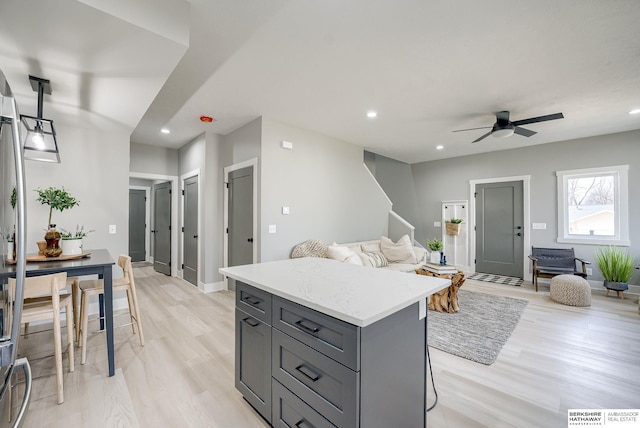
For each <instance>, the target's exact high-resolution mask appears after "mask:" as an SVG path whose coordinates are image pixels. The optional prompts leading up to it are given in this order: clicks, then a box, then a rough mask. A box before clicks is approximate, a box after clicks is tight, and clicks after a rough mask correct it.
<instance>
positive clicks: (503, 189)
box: [475, 181, 524, 278]
mask: <svg viewBox="0 0 640 428" xmlns="http://www.w3.org/2000/svg"><path fill="white" fill-rule="evenodd" d="M475 197H476V272H483V273H492V274H495V275H505V276H514V277H518V278H522V274H523V272H522V266H523V257H524V255H523V251H524V250H523V242H524V237H523V234H524V229H523V225H524V224H523V223H524V208H523V196H522V182H521V181H510V182H502V183H486V184H478V185H476V191H475Z"/></svg>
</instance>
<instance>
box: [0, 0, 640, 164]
mask: <svg viewBox="0 0 640 428" xmlns="http://www.w3.org/2000/svg"><path fill="white" fill-rule="evenodd" d="M639 21H640V2H638V1H637V0H617V1H615V2H611V1H603V0H562V1H558V0H537V1H535V2H526V1H507V0H488V1H484V2H478V1H471V0H468V1H457V2H452V1H447V0H430V1H424V0H403V1H402V2H398V1H393V0H366V1H365V0H351V1H344V0H323V1H310V0H245V1H236V0H192V1H190V2H187V1H184V0H129V1H126V0H83V1H76V0H48V1H46V2H42V1H37V0H3V2H2V4H1V5H0V40H2V45H0V69H2V70H3V71H4V73H5V75H6V76H7V79H8V80H9V82H10V84H11V86H12V88H13V90H14V93H15V94H16V97H17V98H18V101H19V103H20V106H21V109H22V112H23V113H26V114H34V113H35V109H36V107H35V104H36V98H37V96H36V94H35V93H34V92H33V91H32V90H31V87H30V86H29V81H28V77H27V75H28V74H34V75H36V76H39V77H44V78H47V79H50V80H51V85H52V90H53V93H52V95H51V96H45V105H44V116H45V117H51V118H53V119H54V120H56V121H62V122H68V123H74V124H76V125H77V126H91V127H97V128H100V129H102V128H104V129H118V130H121V131H122V132H128V133H129V134H130V135H131V141H132V142H137V143H144V144H151V145H156V146H162V147H170V148H178V147H181V146H182V145H184V144H185V143H187V142H189V141H190V140H192V139H193V138H195V137H196V136H198V135H199V134H201V133H202V132H204V131H210V132H214V133H219V134H227V133H229V132H231V131H233V130H235V129H237V128H238V127H240V126H242V125H243V124H245V123H248V122H249V121H251V120H253V119H255V118H257V117H260V116H264V117H267V118H269V119H272V120H276V121H280V122H284V123H288V124H291V125H294V126H298V127H301V128H305V129H309V130H313V131H317V132H319V133H322V134H326V135H329V136H332V137H334V138H337V139H341V140H344V141H346V142H350V143H353V144H357V145H360V146H362V147H364V148H366V149H367V150H370V151H373V152H375V153H379V154H382V155H385V156H388V157H391V158H394V159H398V160H401V161H404V162H408V163H415V162H421V161H427V160H435V159H442V158H448V157H454V156H462V155H469V154H475V153H482V152H488V151H494V150H504V149H509V148H518V147H524V146H528V145H534V144H544V143H553V142H556V141H563V140H568V139H574V138H581V137H587V136H593V135H602V134H609V133H615V132H622V131H629V130H634V129H640V115H630V114H628V112H629V111H630V110H632V109H635V108H640V25H638V22H639ZM368 110H375V111H377V113H378V116H377V118H375V119H369V118H367V117H366V115H365V114H366V112H367V111H368ZM501 110H509V111H510V112H511V119H512V120H519V119H524V118H529V117H533V116H541V115H546V114H551V113H557V112H562V113H563V114H564V116H565V118H564V119H562V120H555V121H549V122H543V123H536V124H531V125H527V126H526V128H528V129H530V130H532V131H537V132H538V133H537V134H536V135H534V136H532V137H529V138H526V137H522V136H519V135H513V136H511V137H509V138H506V139H496V138H491V137H488V138H486V139H484V140H482V141H481V142H478V143H475V144H472V143H471V142H472V141H473V140H475V139H476V138H477V137H479V136H481V135H482V134H484V133H485V132H487V130H482V129H481V130H476V131H467V132H457V133H453V132H452V131H453V130H457V129H466V128H475V127H483V126H487V127H490V126H491V125H492V124H493V123H494V122H495V116H494V114H495V112H497V111H501ZM201 115H208V116H212V117H214V118H215V119H216V120H215V121H214V122H213V123H210V124H206V123H202V122H200V120H199V117H200V116H201ZM162 127H166V128H168V129H170V131H171V133H170V134H168V135H165V134H161V133H160V128H162ZM60 144H63V142H61V143H60ZM437 145H443V146H444V147H443V149H442V150H437V149H436V146H437Z"/></svg>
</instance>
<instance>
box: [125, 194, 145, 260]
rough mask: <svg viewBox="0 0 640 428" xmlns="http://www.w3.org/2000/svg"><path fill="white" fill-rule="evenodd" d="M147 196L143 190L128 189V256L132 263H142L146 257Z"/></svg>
mask: <svg viewBox="0 0 640 428" xmlns="http://www.w3.org/2000/svg"><path fill="white" fill-rule="evenodd" d="M146 216H147V195H146V192H145V191H144V190H137V189H129V256H130V257H131V261H132V262H143V261H145V260H146V257H147V249H146V246H145V238H146V232H147V224H146Z"/></svg>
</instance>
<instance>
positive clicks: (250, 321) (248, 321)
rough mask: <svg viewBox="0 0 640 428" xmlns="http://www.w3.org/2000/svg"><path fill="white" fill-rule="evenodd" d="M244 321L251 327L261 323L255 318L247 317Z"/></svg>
mask: <svg viewBox="0 0 640 428" xmlns="http://www.w3.org/2000/svg"><path fill="white" fill-rule="evenodd" d="M242 322H244V323H245V324H247V325H250V326H251V327H257V326H259V325H260V323H259V322H258V321H256V320H254V319H253V318H245V319H243V320H242Z"/></svg>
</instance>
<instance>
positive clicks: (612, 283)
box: [595, 246, 634, 292]
mask: <svg viewBox="0 0 640 428" xmlns="http://www.w3.org/2000/svg"><path fill="white" fill-rule="evenodd" d="M595 258H596V264H597V266H598V269H600V272H601V273H602V277H603V278H604V287H605V288H606V289H607V292H608V290H614V291H616V292H619V291H624V290H628V289H629V279H630V278H631V276H632V275H633V269H634V266H633V264H634V260H633V257H632V256H631V254H629V252H628V251H627V250H623V249H622V248H620V247H614V246H609V247H606V248H599V249H598V250H597V251H596V254H595Z"/></svg>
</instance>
